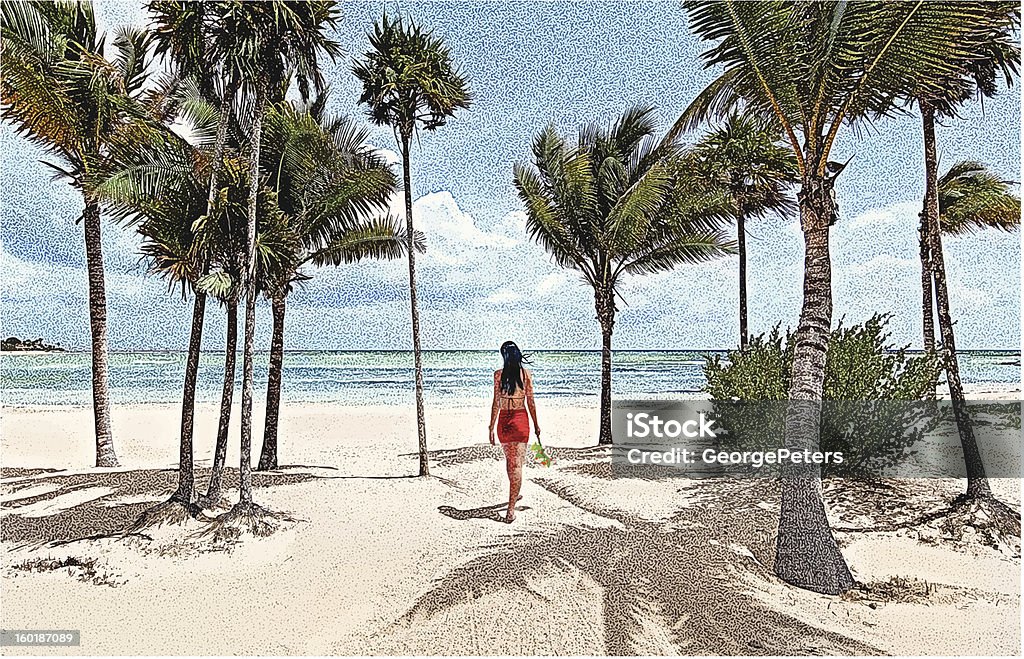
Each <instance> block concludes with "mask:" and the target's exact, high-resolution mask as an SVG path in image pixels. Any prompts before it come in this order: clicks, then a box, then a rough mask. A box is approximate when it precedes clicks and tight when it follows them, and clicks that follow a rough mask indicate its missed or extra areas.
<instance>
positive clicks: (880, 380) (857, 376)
mask: <svg viewBox="0 0 1024 659" xmlns="http://www.w3.org/2000/svg"><path fill="white" fill-rule="evenodd" d="M890 319H891V316H890V315H888V314H886V315H881V314H876V315H874V316H872V317H871V318H869V319H868V320H866V321H865V322H863V323H861V324H858V325H852V326H850V327H844V326H843V323H842V322H840V323H839V324H838V326H837V327H835V328H834V329H833V330H832V332H831V335H830V337H829V350H828V356H827V358H826V361H825V382H824V388H823V397H822V421H821V443H820V450H821V451H823V452H833V453H835V452H839V453H842V454H843V456H844V460H843V461H842V462H841V463H834V462H831V463H827V464H824V465H823V466H822V475H823V476H827V477H830V476H841V477H866V478H870V477H878V476H880V475H883V474H884V473H886V471H885V470H887V469H891V468H894V467H897V466H899V465H903V464H906V463H907V461H908V460H909V459H910V458H911V456H912V455H913V454H914V451H915V447H916V445H917V444H918V442H920V440H921V439H922V438H923V437H924V435H925V433H926V432H927V431H929V430H932V429H934V426H935V425H936V424H937V422H938V421H939V420H940V419H939V416H938V415H937V413H936V408H935V407H934V406H933V405H932V406H929V405H925V404H923V402H924V401H925V400H926V399H927V398H928V392H929V387H930V385H931V382H932V379H933V378H934V377H936V376H937V374H938V373H939V372H940V371H941V369H942V363H941V361H940V359H939V358H938V356H937V355H935V354H923V355H912V354H910V353H908V351H907V347H906V346H904V347H897V346H895V345H893V344H892V343H891V342H890V335H889V333H888V331H887V326H888V323H889V320H890ZM793 343H794V341H793V333H792V332H791V331H788V330H787V331H786V332H785V333H782V332H780V330H779V327H778V326H776V327H775V328H774V329H772V330H771V331H770V332H768V333H766V334H761V335H758V336H755V337H753V338H752V339H751V342H750V343H749V344H748V346H747V349H746V350H743V349H742V348H740V349H737V350H731V351H729V353H727V354H726V355H713V356H710V357H707V358H706V360H705V364H704V375H705V377H706V378H707V385H706V386H705V389H704V391H705V392H707V394H708V395H709V396H710V398H711V400H712V401H715V412H716V414H718V421H719V424H720V425H721V426H722V427H723V428H724V429H725V431H726V432H725V433H723V434H721V435H720V437H719V439H720V441H721V442H722V445H723V447H724V448H728V449H755V450H769V449H773V448H778V447H779V445H780V442H781V439H782V437H783V429H784V426H785V415H786V405H785V402H786V400H787V397H788V395H789V389H790V379H791V377H792V369H793V354H794V352H795V349H794V348H795V347H794V345H793ZM917 402H921V404H916V403H917ZM907 403H911V404H907Z"/></svg>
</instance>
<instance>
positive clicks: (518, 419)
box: [498, 409, 530, 444]
mask: <svg viewBox="0 0 1024 659" xmlns="http://www.w3.org/2000/svg"><path fill="white" fill-rule="evenodd" d="M498 441H499V442H501V443H502V444H514V443H516V442H521V443H523V444H525V443H527V442H528V441H530V416H529V415H528V414H527V413H526V410H525V409H521V410H501V411H500V412H498Z"/></svg>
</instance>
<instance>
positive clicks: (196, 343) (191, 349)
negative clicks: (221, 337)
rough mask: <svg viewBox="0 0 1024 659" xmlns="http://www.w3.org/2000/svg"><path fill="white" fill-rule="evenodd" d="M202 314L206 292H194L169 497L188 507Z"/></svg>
mask: <svg viewBox="0 0 1024 659" xmlns="http://www.w3.org/2000/svg"><path fill="white" fill-rule="evenodd" d="M205 315H206V294H205V293H201V292H199V291H196V297H195V302H194V303H193V305H192V331H191V333H190V334H189V339H188V358H187V360H186V362H185V385H184V387H183V391H182V395H181V443H180V446H179V453H178V490H177V491H176V492H175V493H174V496H172V497H171V499H172V500H175V501H180V502H181V503H184V504H185V505H187V506H191V505H192V504H193V503H195V500H196V477H195V466H194V464H193V463H194V451H193V436H194V431H195V413H196V381H197V380H198V379H199V357H200V348H201V347H202V343H203V322H204V320H205Z"/></svg>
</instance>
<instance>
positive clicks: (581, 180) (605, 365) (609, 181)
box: [513, 107, 734, 444]
mask: <svg viewBox="0 0 1024 659" xmlns="http://www.w3.org/2000/svg"><path fill="white" fill-rule="evenodd" d="M652 112H653V108H649V107H636V108H632V109H630V110H627V111H626V112H625V113H624V114H623V115H622V116H621V117H620V118H619V119H618V121H616V122H615V123H614V124H613V125H611V126H610V127H607V128H602V127H598V126H596V125H590V126H585V127H583V128H582V129H581V130H580V134H579V140H578V142H577V144H576V145H575V146H569V145H566V143H565V141H564V139H563V138H562V137H560V136H559V135H558V133H556V132H555V130H554V128H552V127H550V126H549V127H548V128H545V129H544V130H543V131H541V132H540V133H539V134H538V135H537V136H536V137H535V138H534V140H533V156H534V162H533V167H530V166H528V165H521V164H517V165H516V166H515V168H514V171H513V176H514V180H515V186H516V190H517V191H518V192H519V198H520V199H521V200H522V202H523V205H524V206H525V207H526V214H527V225H526V226H527V231H528V232H529V234H530V236H531V237H532V238H533V239H534V240H536V241H537V242H538V243H540V244H541V245H543V246H544V248H545V249H546V250H547V251H548V252H550V253H551V256H552V258H553V259H554V260H555V262H556V263H557V264H558V265H559V266H561V267H563V268H573V269H575V270H578V271H579V272H580V273H581V274H582V275H583V278H584V279H585V280H586V282H587V283H588V284H589V285H590V286H591V287H592V288H593V289H594V308H595V310H596V312H597V320H598V323H599V324H600V326H601V424H600V432H599V437H598V442H599V443H601V444H610V443H611V442H612V428H611V395H612V332H613V329H614V326H615V312H616V310H617V308H616V305H615V297H616V295H618V285H619V282H620V281H621V279H622V277H623V276H624V275H627V274H646V273H654V272H663V271H666V270H671V269H672V268H674V267H676V266H677V265H679V264H683V263H701V262H703V261H707V260H710V259H713V258H715V257H718V256H722V255H725V254H729V253H733V251H734V250H733V245H732V244H731V243H728V242H727V241H726V240H725V238H724V236H723V234H722V232H721V231H719V230H718V225H719V222H720V221H726V220H728V219H729V218H731V216H732V207H731V202H730V200H729V199H727V198H725V196H724V195H722V194H719V193H716V192H714V189H713V186H712V188H711V189H710V192H709V188H708V186H706V185H705V184H704V183H702V182H700V181H699V179H698V178H697V177H696V176H694V175H693V172H690V171H688V170H687V168H686V160H685V159H684V158H682V157H681V151H680V149H679V148H678V147H677V145H676V144H675V143H674V142H673V141H671V140H666V141H661V142H659V141H658V140H656V139H655V137H654V132H655V124H654V121H653V119H652V118H651V113H652Z"/></svg>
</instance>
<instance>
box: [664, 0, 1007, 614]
mask: <svg viewBox="0 0 1024 659" xmlns="http://www.w3.org/2000/svg"><path fill="white" fill-rule="evenodd" d="M985 4H986V3H984V2H914V3H901V2H852V3H832V2H827V3H826V2H808V3H803V2H736V1H735V0H724V1H722V2H707V1H692V0H691V1H688V2H686V3H684V5H685V7H686V9H687V11H688V13H689V17H690V26H691V29H692V30H693V31H694V32H696V33H697V34H698V35H699V36H701V37H703V38H704V39H707V40H711V41H715V42H717V43H716V44H715V45H714V46H713V47H711V48H710V49H709V50H708V51H706V52H705V54H704V58H705V61H706V64H707V66H716V65H722V66H724V67H725V70H724V71H723V72H722V73H721V74H720V75H719V77H718V78H717V79H715V80H714V81H713V82H712V83H711V84H710V85H708V86H707V87H706V88H705V89H704V91H702V92H701V93H700V94H699V95H698V97H697V98H696V99H695V100H694V101H693V102H692V103H691V104H690V106H689V107H688V108H687V109H686V110H685V111H684V113H683V115H682V116H681V117H680V120H679V121H678V122H677V123H676V127H675V130H679V131H681V130H683V129H685V128H686V127H688V126H694V125H697V124H698V123H700V122H701V121H704V120H706V119H708V118H711V117H718V118H721V117H723V116H725V115H726V114H727V113H728V112H730V111H731V110H733V109H734V108H737V107H741V108H743V111H744V112H746V113H749V114H751V115H755V116H758V117H760V118H762V119H764V120H767V121H772V122H774V123H777V124H779V125H780V126H781V127H782V130H783V134H784V136H785V138H786V140H787V141H788V142H789V144H790V147H791V148H792V149H793V152H794V153H795V154H796V160H797V168H798V170H799V174H800V181H801V186H800V191H799V193H798V195H797V198H798V202H799V204H800V225H801V228H802V230H803V234H804V247H805V253H804V259H805V261H804V285H803V305H802V308H801V311H800V320H799V323H798V325H797V330H796V333H795V335H794V341H795V350H794V358H793V371H792V378H791V381H790V382H791V384H790V392H789V399H790V404H789V407H788V411H787V414H786V424H785V442H786V446H787V447H788V448H790V449H791V450H805V449H808V448H811V447H814V446H816V445H817V443H818V442H817V439H818V432H819V422H820V417H821V397H822V386H823V380H824V365H825V355H826V351H827V349H828V334H829V330H830V326H831V322H832V290H831V289H832V266H831V256H830V253H829V228H830V227H831V226H832V225H833V224H835V222H836V221H838V219H839V215H838V206H837V204H836V201H835V197H834V186H835V180H836V178H837V177H838V176H839V174H840V173H841V172H842V170H843V168H844V167H845V165H842V164H839V163H835V162H831V161H830V160H829V156H830V154H831V152H832V148H833V146H834V145H835V143H836V138H837V137H838V136H839V134H840V132H841V131H842V130H843V127H844V126H851V125H857V124H862V123H863V122H864V121H865V120H868V119H871V118H877V117H880V116H885V115H887V114H890V113H892V112H893V111H894V108H895V106H896V104H897V102H898V100H899V99H905V98H909V97H911V96H912V95H913V94H914V93H918V94H921V93H926V94H928V95H932V94H938V93H940V92H941V91H942V89H943V87H944V84H945V81H946V80H947V79H948V78H949V77H950V76H955V75H956V74H957V73H958V72H959V71H960V66H959V65H958V63H959V62H963V61H964V60H965V59H966V58H967V56H969V54H970V52H969V48H967V47H965V45H964V43H963V42H964V39H965V37H967V36H969V35H970V33H971V31H972V30H974V29H975V28H977V26H979V25H981V24H984V22H985V21H986V19H987V15H988V10H987V9H986V8H985ZM775 573H776V574H777V575H778V576H779V577H780V578H782V579H783V580H785V581H788V582H790V583H792V584H794V585H797V586H799V587H802V588H807V589H809V590H814V591H817V592H822V593H830V594H838V593H841V592H843V591H845V590H847V589H848V588H850V586H851V585H852V584H853V578H852V576H851V575H850V571H849V568H848V567H847V566H846V562H845V561H844V560H843V557H842V554H841V553H840V552H839V548H838V547H837V546H836V542H835V538H834V537H833V535H832V531H831V529H830V528H829V525H828V519H827V517H826V515H825V507H824V503H823V501H822V498H821V483H820V470H817V469H814V468H813V467H812V468H808V469H806V470H801V471H800V473H794V474H792V475H790V476H789V477H786V478H784V479H783V489H782V506H781V510H780V516H779V534H778V539H777V551H776V557H775Z"/></svg>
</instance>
